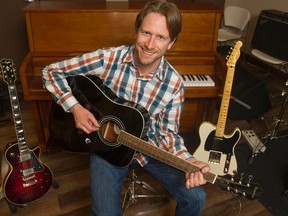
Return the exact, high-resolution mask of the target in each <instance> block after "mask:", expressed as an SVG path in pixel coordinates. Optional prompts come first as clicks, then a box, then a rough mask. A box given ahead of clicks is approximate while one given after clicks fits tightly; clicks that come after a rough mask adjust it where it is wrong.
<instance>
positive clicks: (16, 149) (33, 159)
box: [0, 59, 53, 206]
mask: <svg viewBox="0 0 288 216" xmlns="http://www.w3.org/2000/svg"><path fill="white" fill-rule="evenodd" d="M0 69H1V71H2V75H3V80H4V82H6V83H7V85H8V91H9V96H10V102H11V109H12V114H13V119H14V125H15V130H16V136H17V142H15V143H10V144H8V145H6V148H5V150H4V152H3V157H2V167H1V175H2V190H3V195H4V197H5V198H6V199H7V201H8V203H9V204H12V205H16V206H25V205H27V204H29V203H31V202H33V201H36V200H37V199H39V198H41V197H42V196H43V195H45V194H46V193H47V192H48V190H49V189H50V187H51V185H52V183H53V174H52V172H51V170H50V169H49V168H48V167H47V166H46V165H44V164H43V163H41V161H39V155H40V148H39V147H36V148H34V149H32V150H30V149H29V148H28V146H27V144H26V139H25V132H24V126H23V122H22V117H21V111H20V107H19V102H18V97H17V91H16V86H15V80H16V75H15V69H14V65H13V61H12V60H10V59H2V60H1V62H0ZM0 75H1V74H0Z"/></svg>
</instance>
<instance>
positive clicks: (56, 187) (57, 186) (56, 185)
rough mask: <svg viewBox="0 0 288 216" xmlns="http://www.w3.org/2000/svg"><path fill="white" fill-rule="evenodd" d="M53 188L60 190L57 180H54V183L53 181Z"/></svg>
mask: <svg viewBox="0 0 288 216" xmlns="http://www.w3.org/2000/svg"><path fill="white" fill-rule="evenodd" d="M52 187H53V188H54V189H58V188H59V184H58V183H57V182H56V181H55V180H53V181H52Z"/></svg>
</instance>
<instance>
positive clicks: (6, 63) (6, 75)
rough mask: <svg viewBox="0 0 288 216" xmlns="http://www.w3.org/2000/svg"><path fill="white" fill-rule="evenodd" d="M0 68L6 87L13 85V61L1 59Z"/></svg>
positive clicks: (14, 79)
mask: <svg viewBox="0 0 288 216" xmlns="http://www.w3.org/2000/svg"><path fill="white" fill-rule="evenodd" d="M0 68H1V71H2V76H3V80H4V82H6V83H7V84H8V85H11V84H14V83H15V81H16V74H15V71H16V70H15V68H14V63H13V61H12V60H11V59H1V61H0Z"/></svg>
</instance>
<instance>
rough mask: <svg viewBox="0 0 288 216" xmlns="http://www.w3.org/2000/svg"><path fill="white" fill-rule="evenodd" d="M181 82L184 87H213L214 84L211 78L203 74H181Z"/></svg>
mask: <svg viewBox="0 0 288 216" xmlns="http://www.w3.org/2000/svg"><path fill="white" fill-rule="evenodd" d="M181 80H182V82H183V83H184V86H185V87H197V86H198V87H205V86H215V82H214V81H213V80H212V78H211V77H210V76H209V75H205V74H197V75H193V74H186V75H185V74H182V75H181Z"/></svg>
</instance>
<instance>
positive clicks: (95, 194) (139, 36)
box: [43, 0, 209, 216]
mask: <svg viewBox="0 0 288 216" xmlns="http://www.w3.org/2000/svg"><path fill="white" fill-rule="evenodd" d="M181 28H182V18H181V14H180V12H179V11H178V9H177V7H176V6H175V5H174V4H173V3H168V2H166V0H152V1H150V2H148V3H147V4H146V5H145V7H144V8H143V10H142V11H141V12H140V13H139V14H138V16H137V18H136V21H135V30H136V34H135V44H134V45H132V46H120V47H112V48H102V49H98V50H96V51H93V52H90V53H86V54H83V55H81V56H78V57H75V58H72V59H69V60H65V61H62V62H57V63H54V64H51V65H49V66H47V67H45V68H44V69H43V80H44V84H45V86H46V88H47V89H48V90H49V91H50V92H51V93H52V96H53V98H54V99H55V100H56V102H57V103H58V104H59V105H61V106H62V107H63V109H64V110H65V111H67V112H71V113H73V115H74V119H75V125H76V127H77V128H78V129H81V130H83V131H84V132H85V133H91V132H93V131H97V130H99V127H100V125H99V122H98V120H99V119H95V117H94V115H93V114H92V113H90V112H89V111H88V110H87V109H85V108H83V107H82V106H81V105H80V104H79V103H78V101H77V100H76V99H75V97H74V96H73V95H72V93H71V90H70V88H69V86H68V85H67V82H66V77H68V76H76V75H79V74H85V75H95V76H98V77H99V78H100V79H101V80H102V81H103V84H104V85H106V86H108V87H109V88H110V89H111V90H112V91H113V92H114V93H115V94H116V95H117V96H118V97H120V98H123V99H125V100H127V101H132V102H134V103H137V104H140V105H141V106H143V107H145V108H146V109H147V111H148V112H149V115H150V118H151V119H150V125H149V129H148V132H147V133H148V134H147V136H148V142H149V143H151V144H153V145H155V146H157V147H159V148H161V149H164V150H166V151H169V152H170V153H172V154H174V155H176V156H178V157H180V158H182V159H183V160H187V161H189V162H191V163H193V164H195V165H197V166H199V167H201V168H202V169H201V171H198V172H195V173H186V174H185V173H183V172H182V171H179V170H177V169H175V168H172V167H170V166H168V165H166V164H164V163H161V162H159V161H157V160H155V159H152V158H150V157H148V156H145V155H143V154H141V153H137V154H135V156H134V159H133V161H132V162H131V164H133V165H135V164H138V165H141V166H142V167H143V168H144V169H146V170H148V171H149V172H150V173H152V174H153V175H154V176H155V177H156V178H158V179H159V180H160V181H161V182H162V183H163V185H164V186H165V188H166V189H167V190H168V191H169V192H170V193H171V194H172V195H173V196H174V197H175V199H176V201H177V207H176V212H175V215H181V216H182V215H185V216H187V215H193V216H195V215H201V212H202V208H203V206H204V203H205V198H206V194H205V191H204V190H203V188H202V187H199V186H200V185H202V184H205V183H206V180H205V179H204V177H203V173H206V172H208V171H209V166H208V165H207V164H205V163H203V162H200V161H197V160H196V159H195V158H193V157H192V155H191V154H190V153H189V152H188V151H187V149H186V148H185V146H184V141H183V139H182V138H181V137H180V136H179V135H178V129H179V121H180V116H181V112H182V109H183V105H184V86H183V84H182V83H181V80H180V76H179V74H178V73H177V72H176V71H175V69H174V68H173V67H172V66H171V65H170V64H169V63H168V62H167V61H166V60H165V59H164V54H165V52H166V51H167V50H169V49H170V48H171V47H172V45H173V44H174V43H175V42H176V40H177V37H178V35H179V33H180V32H181ZM128 169H129V166H127V167H117V166H113V165H112V164H109V163H108V162H107V161H105V160H104V159H102V158H101V157H99V156H97V155H95V154H92V155H91V159H90V178H91V179H90V180H91V196H92V213H91V214H92V215H97V216H99V215H103V216H109V215H111V216H118V215H121V213H122V210H121V206H120V193H121V186H122V183H123V181H124V179H125V177H126V175H127V171H128Z"/></svg>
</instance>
